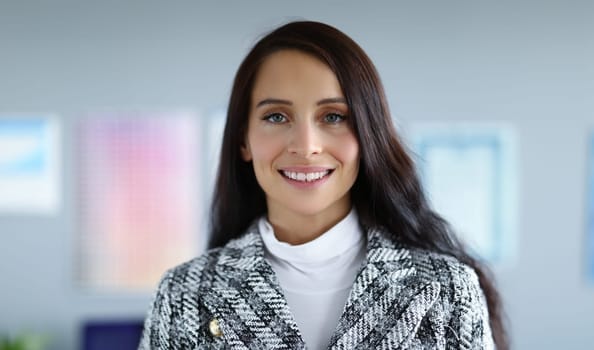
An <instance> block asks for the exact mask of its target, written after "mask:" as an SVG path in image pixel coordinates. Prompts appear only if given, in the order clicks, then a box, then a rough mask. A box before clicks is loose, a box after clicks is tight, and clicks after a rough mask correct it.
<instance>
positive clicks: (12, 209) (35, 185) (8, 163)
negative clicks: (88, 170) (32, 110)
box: [0, 115, 62, 215]
mask: <svg viewBox="0 0 594 350" xmlns="http://www.w3.org/2000/svg"><path fill="white" fill-rule="evenodd" d="M60 130H61V127H60V123H59V121H58V118H57V117H55V116H51V115H50V116H47V115H45V116H44V115H39V116H13V115H5V116H0V213H10V214H25V215H31V214H33V215H38V214H41V215H55V214H56V213H57V212H58V211H59V209H60V207H61V202H62V200H61V188H60V184H61V178H60V176H61V175H60V174H61V157H60V152H61V150H60V141H61V140H60V138H61V135H60Z"/></svg>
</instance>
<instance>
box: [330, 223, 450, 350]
mask: <svg viewBox="0 0 594 350" xmlns="http://www.w3.org/2000/svg"><path fill="white" fill-rule="evenodd" d="M439 291H440V285H439V283H437V282H429V283H427V282H426V281H421V280H420V279H419V278H418V277H417V275H416V269H415V268H414V265H413V261H412V259H411V256H410V251H409V250H408V249H405V248H401V247H397V246H396V245H395V244H394V243H393V242H392V241H391V240H389V239H388V237H386V236H385V234H384V233H382V232H380V231H373V230H371V231H369V232H368V253H367V261H366V263H365V265H364V266H363V269H362V270H361V271H360V273H359V274H358V276H357V278H356V280H355V283H354V285H353V289H352V290H351V293H350V295H349V298H348V300H347V302H346V305H345V308H344V311H343V314H342V316H341V318H340V321H339V324H338V326H337V328H336V331H335V333H334V335H333V336H332V339H331V341H330V348H331V349H355V348H360V349H402V348H406V347H408V346H409V344H410V340H411V339H412V338H413V336H414V335H415V334H416V331H417V329H418V327H419V325H420V323H421V321H422V319H423V317H424V316H425V314H426V313H427V311H428V310H429V309H430V308H431V306H432V305H433V304H434V303H435V301H436V300H437V298H438V296H439Z"/></svg>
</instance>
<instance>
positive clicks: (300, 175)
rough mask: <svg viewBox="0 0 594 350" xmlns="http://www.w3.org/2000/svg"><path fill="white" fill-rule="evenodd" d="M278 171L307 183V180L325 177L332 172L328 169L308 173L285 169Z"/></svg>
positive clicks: (311, 180)
mask: <svg viewBox="0 0 594 350" xmlns="http://www.w3.org/2000/svg"><path fill="white" fill-rule="evenodd" d="M279 172H280V173H281V174H282V175H283V176H284V177H286V178H288V179H291V180H294V181H299V182H305V183H307V182H314V181H318V180H320V179H323V178H325V177H326V176H328V175H329V174H330V173H331V172H332V170H330V169H328V170H325V171H316V172H309V173H301V172H295V171H286V170H281V171H279Z"/></svg>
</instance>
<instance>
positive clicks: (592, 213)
mask: <svg viewBox="0 0 594 350" xmlns="http://www.w3.org/2000/svg"><path fill="white" fill-rule="evenodd" d="M588 147H589V150H588V158H589V159H588V163H589V164H588V167H589V174H588V187H589V188H588V215H587V218H588V223H587V232H586V273H587V276H588V279H589V281H590V282H591V283H594V132H592V133H591V135H590V142H589V144H588Z"/></svg>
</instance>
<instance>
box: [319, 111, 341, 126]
mask: <svg viewBox="0 0 594 350" xmlns="http://www.w3.org/2000/svg"><path fill="white" fill-rule="evenodd" d="M344 119H345V116H344V115H340V114H338V113H329V114H326V115H325V116H324V121H325V122H327V123H330V124H336V123H340V122H341V121H343V120H344Z"/></svg>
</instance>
